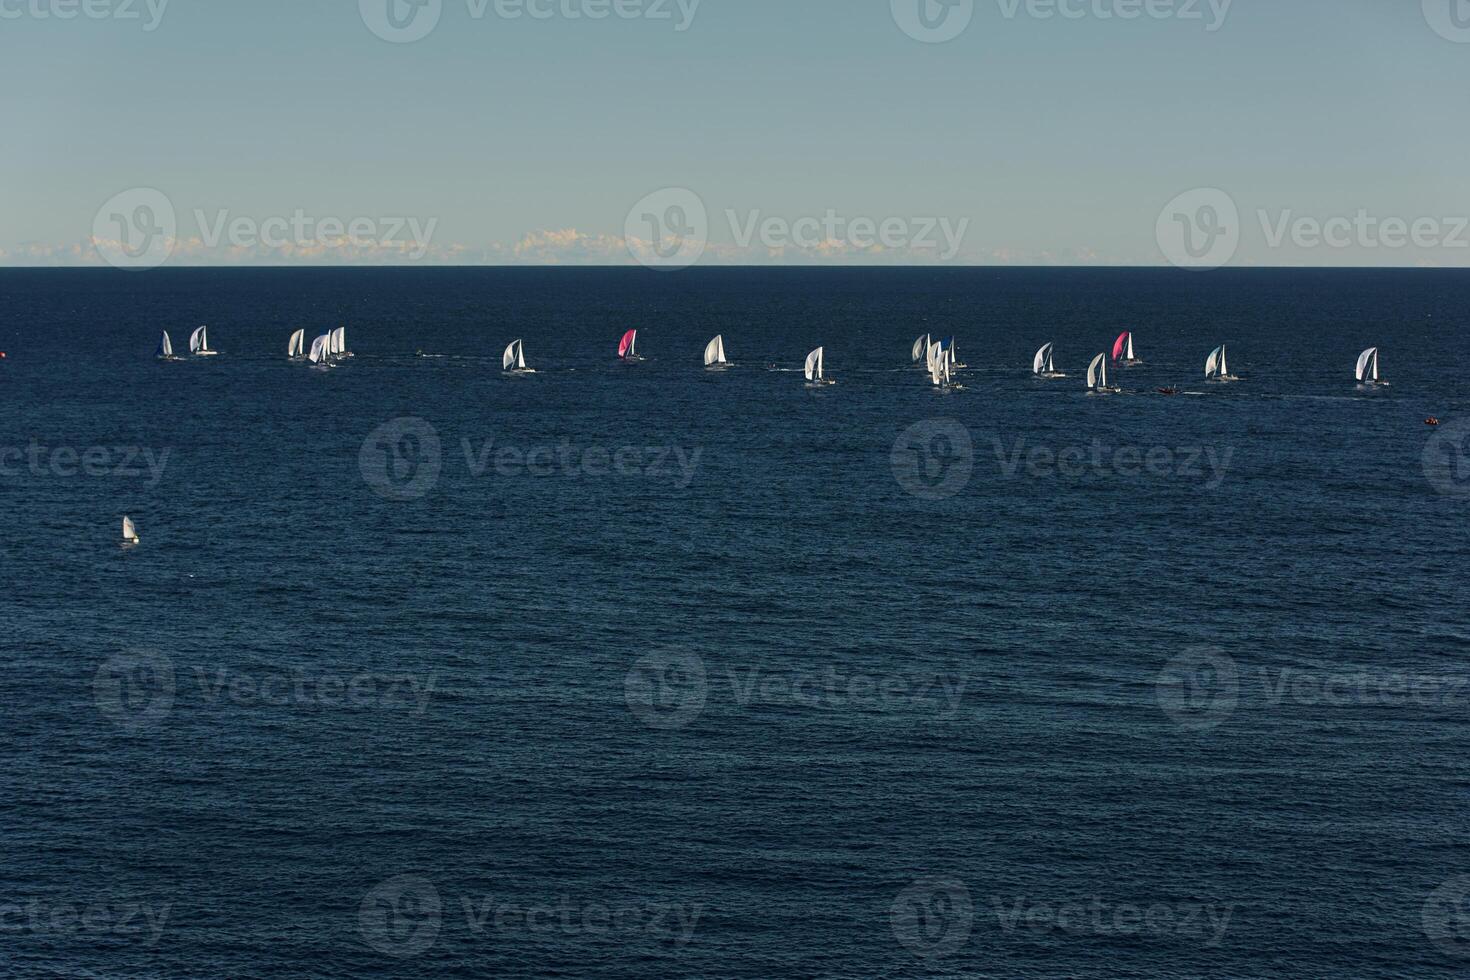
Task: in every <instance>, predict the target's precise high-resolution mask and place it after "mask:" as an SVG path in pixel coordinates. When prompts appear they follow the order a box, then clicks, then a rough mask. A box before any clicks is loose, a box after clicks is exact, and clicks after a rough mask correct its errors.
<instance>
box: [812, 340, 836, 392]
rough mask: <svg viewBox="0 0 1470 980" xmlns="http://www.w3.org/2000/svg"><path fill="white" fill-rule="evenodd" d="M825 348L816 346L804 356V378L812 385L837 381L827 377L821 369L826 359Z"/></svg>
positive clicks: (829, 383)
mask: <svg viewBox="0 0 1470 980" xmlns="http://www.w3.org/2000/svg"><path fill="white" fill-rule="evenodd" d="M826 353H827V348H825V347H818V348H817V349H816V350H814V351H812V352H811V353H810V354H808V355H807V356H806V380H807V382H808V383H809V384H811V385H812V386H816V385H835V384H836V383H837V382H836V381H833V380H832V379H830V378H828V377H827V376H826V374H825V372H824V371H823V370H822V368H823V362H824V361H825V359H826Z"/></svg>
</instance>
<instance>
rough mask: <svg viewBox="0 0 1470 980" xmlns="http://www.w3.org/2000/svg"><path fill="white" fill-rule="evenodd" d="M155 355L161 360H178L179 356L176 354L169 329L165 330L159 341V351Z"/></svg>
mask: <svg viewBox="0 0 1470 980" xmlns="http://www.w3.org/2000/svg"><path fill="white" fill-rule="evenodd" d="M154 356H155V357H157V358H158V359H159V360H160V361H177V360H178V358H177V357H175V356H174V344H173V341H171V340H169V339H168V331H167V330H165V331H164V332H163V338H162V339H161V340H159V342H158V353H156V354H155V355H154Z"/></svg>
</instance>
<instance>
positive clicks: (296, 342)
mask: <svg viewBox="0 0 1470 980" xmlns="http://www.w3.org/2000/svg"><path fill="white" fill-rule="evenodd" d="M305 355H306V331H305V330H298V331H296V332H295V333H293V334H292V335H291V341H290V343H288V344H287V345H286V356H287V357H288V358H290V359H291V360H293V361H299V360H301V359H302V357H304V356H305Z"/></svg>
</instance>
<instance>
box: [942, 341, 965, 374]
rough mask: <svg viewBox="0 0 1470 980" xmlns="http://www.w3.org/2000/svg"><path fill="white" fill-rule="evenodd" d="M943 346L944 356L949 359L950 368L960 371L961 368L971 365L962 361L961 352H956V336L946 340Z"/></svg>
mask: <svg viewBox="0 0 1470 980" xmlns="http://www.w3.org/2000/svg"><path fill="white" fill-rule="evenodd" d="M943 347H944V356H945V357H946V358H947V359H948V360H949V367H950V370H952V371H958V370H959V369H960V368H966V367H969V365H968V364H961V363H960V357H959V354H958V353H957V352H956V348H955V345H954V338H953V337H951V338H949V339H948V340H946V341H945V342H944V344H943Z"/></svg>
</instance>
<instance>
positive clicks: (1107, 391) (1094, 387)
mask: <svg viewBox="0 0 1470 980" xmlns="http://www.w3.org/2000/svg"><path fill="white" fill-rule="evenodd" d="M1087 390H1088V391H1090V392H1092V393H1093V394H1096V395H1111V394H1117V393H1118V392H1119V391H1122V389H1121V388H1113V387H1109V386H1108V355H1106V354H1099V355H1097V357H1095V358H1093V359H1092V366H1091V367H1089V368H1088V369H1087Z"/></svg>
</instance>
